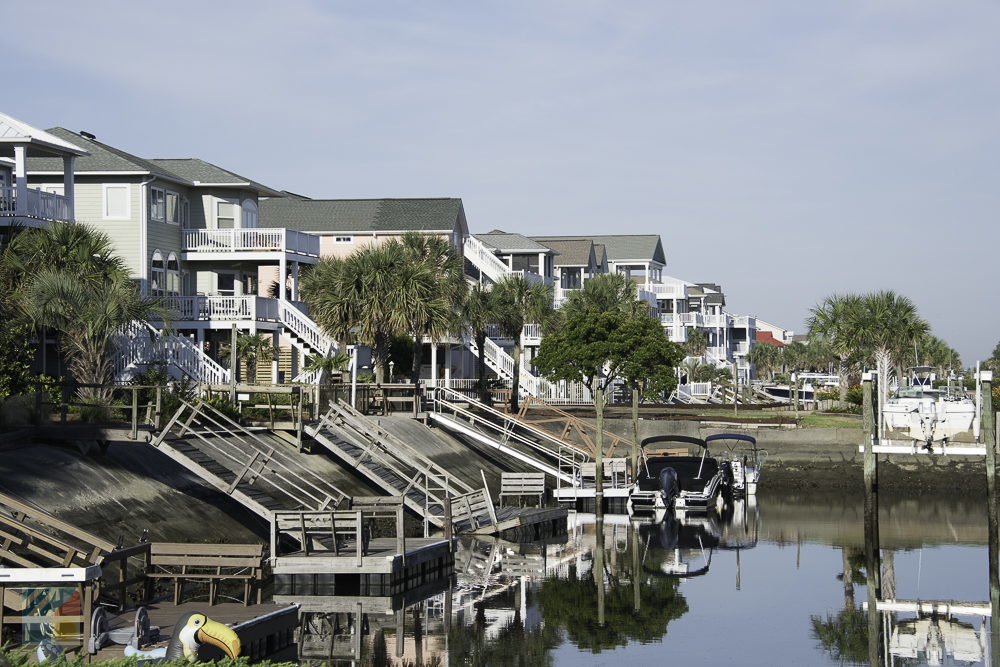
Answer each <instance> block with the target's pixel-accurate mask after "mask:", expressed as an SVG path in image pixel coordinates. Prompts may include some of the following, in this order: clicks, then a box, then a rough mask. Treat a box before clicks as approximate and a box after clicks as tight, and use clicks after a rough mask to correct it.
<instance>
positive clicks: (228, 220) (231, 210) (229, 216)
mask: <svg viewBox="0 0 1000 667" xmlns="http://www.w3.org/2000/svg"><path fill="white" fill-rule="evenodd" d="M215 226H216V227H217V228H218V229H232V228H233V227H235V226H236V204H234V203H232V202H228V201H225V200H223V201H218V202H216V203H215Z"/></svg>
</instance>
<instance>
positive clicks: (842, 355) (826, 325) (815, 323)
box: [807, 294, 863, 406]
mask: <svg viewBox="0 0 1000 667" xmlns="http://www.w3.org/2000/svg"><path fill="white" fill-rule="evenodd" d="M861 309H862V305H861V297H859V296H857V295H855V294H833V295H831V296H828V297H826V298H825V299H823V301H822V302H820V304H819V305H817V306H815V307H814V308H812V309H811V310H810V311H809V312H810V314H809V318H808V320H807V325H808V327H809V337H810V338H812V339H818V340H823V341H824V342H825V343H826V345H827V348H828V349H829V350H830V353H831V356H833V358H834V363H836V365H837V375H838V377H839V385H840V386H839V390H840V404H841V406H844V405H846V404H847V390H848V387H849V386H850V381H849V375H850V371H851V368H852V367H853V366H854V365H855V364H856V363H857V361H858V359H859V358H860V357H861V356H862V354H863V350H862V349H861V348H860V346H859V341H858V340H857V338H856V337H855V336H854V335H853V332H852V331H851V329H850V323H851V322H854V321H856V320H857V318H858V317H859V314H858V313H859V312H860V311H861Z"/></svg>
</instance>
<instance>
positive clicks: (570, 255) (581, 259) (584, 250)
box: [543, 240, 594, 266]
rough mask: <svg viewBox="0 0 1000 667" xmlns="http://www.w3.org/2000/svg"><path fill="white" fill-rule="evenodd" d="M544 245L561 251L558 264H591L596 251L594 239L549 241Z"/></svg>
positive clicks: (558, 251) (557, 260)
mask: <svg viewBox="0 0 1000 667" xmlns="http://www.w3.org/2000/svg"><path fill="white" fill-rule="evenodd" d="M543 245H545V246H548V247H549V248H552V249H553V250H555V251H556V252H557V253H559V256H558V257H557V258H556V261H555V263H556V265H557V266H590V260H591V258H592V257H593V251H594V243H593V241H586V240H580V241H573V240H568V241H547V242H545V243H544V244H543Z"/></svg>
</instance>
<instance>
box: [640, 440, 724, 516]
mask: <svg viewBox="0 0 1000 667" xmlns="http://www.w3.org/2000/svg"><path fill="white" fill-rule="evenodd" d="M661 443H670V444H682V445H685V448H684V449H677V448H674V449H668V450H666V451H654V449H653V447H652V446H653V445H659V444H661ZM690 445H694V446H696V447H698V448H700V450H701V451H700V453H699V454H698V455H694V456H691V455H687V452H688V450H687V446H690ZM641 446H642V458H641V461H640V463H639V471H638V474H637V475H636V481H635V484H634V485H633V487H632V489H631V490H630V492H629V498H628V503H627V507H628V512H629V514H630V515H633V516H634V515H644V514H654V513H657V512H659V511H662V510H666V509H670V508H673V509H674V511H676V512H684V513H687V512H692V513H706V512H709V511H712V510H713V509H715V510H718V509H721V508H722V507H724V506H725V504H726V503H727V502H729V501H731V500H732V497H733V468H732V461H730V460H726V459H723V460H720V459H716V458H715V457H713V456H711V454H710V452H709V449H708V443H707V442H706V441H705V440H702V439H701V438H694V437H690V436H683V435H661V436H654V437H652V438H646V439H644V440H643V441H642V443H641Z"/></svg>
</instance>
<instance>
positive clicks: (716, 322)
mask: <svg viewBox="0 0 1000 667" xmlns="http://www.w3.org/2000/svg"><path fill="white" fill-rule="evenodd" d="M702 321H703V322H704V323H705V324H704V326H706V327H725V326H728V325H729V316H728V315H702Z"/></svg>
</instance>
